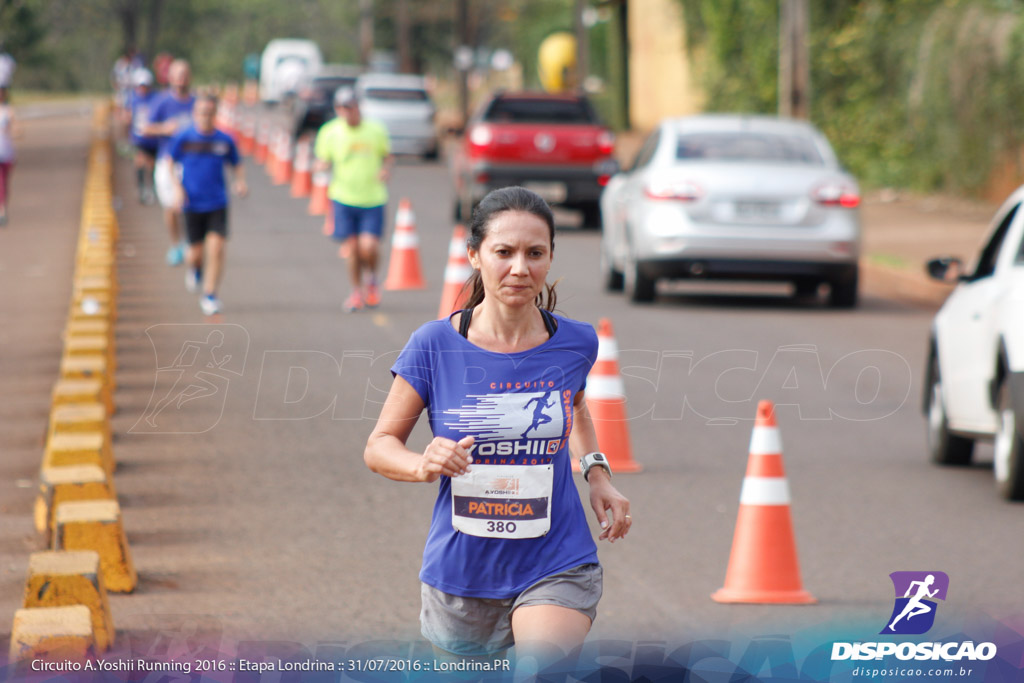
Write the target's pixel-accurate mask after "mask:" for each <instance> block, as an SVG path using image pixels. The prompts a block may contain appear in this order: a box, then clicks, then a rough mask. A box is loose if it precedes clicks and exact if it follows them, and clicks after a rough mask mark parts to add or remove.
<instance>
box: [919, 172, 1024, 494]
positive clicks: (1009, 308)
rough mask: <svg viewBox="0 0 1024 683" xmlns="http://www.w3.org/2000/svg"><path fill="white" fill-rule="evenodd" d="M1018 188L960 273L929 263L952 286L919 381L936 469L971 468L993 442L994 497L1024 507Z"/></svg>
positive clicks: (1022, 193) (1023, 299)
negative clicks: (977, 453)
mask: <svg viewBox="0 0 1024 683" xmlns="http://www.w3.org/2000/svg"><path fill="white" fill-rule="evenodd" d="M1022 203H1024V186H1022V187H1020V188H1018V189H1017V190H1016V191H1015V192H1014V193H1013V194H1012V195H1010V198H1009V199H1008V200H1007V201H1006V202H1005V203H1004V204H1003V205H1002V207H1000V209H999V211H998V212H997V213H996V216H995V219H994V220H993V222H992V228H991V231H990V235H989V239H988V242H987V243H986V245H985V247H984V248H983V249H982V250H981V253H980V254H979V255H978V258H977V262H976V263H975V264H974V265H973V267H971V268H970V269H969V270H967V272H964V267H963V264H962V263H961V261H960V260H959V259H957V258H952V257H944V258H939V259H933V260H931V261H929V262H928V272H929V274H930V275H931V276H932V277H934V278H936V279H940V280H942V279H945V280H948V279H951V278H957V279H958V280H959V284H958V285H957V287H956V289H954V290H953V292H952V294H950V296H949V298H948V299H947V300H946V303H945V304H943V306H942V309H941V310H940V311H939V312H938V314H937V315H936V316H935V320H934V322H933V324H932V332H931V341H930V353H929V356H928V366H927V369H926V376H925V397H924V409H925V414H926V415H927V418H928V448H929V450H930V452H931V456H932V460H934V461H935V462H936V463H939V464H943V465H966V464H968V463H970V462H971V457H972V455H973V451H974V444H975V442H976V441H978V440H994V442H995V456H994V468H993V469H994V470H995V479H996V487H997V489H998V490H999V493H1000V494H1001V495H1002V496H1003V497H1005V498H1007V499H1009V500H1024V210H1021V204H1022Z"/></svg>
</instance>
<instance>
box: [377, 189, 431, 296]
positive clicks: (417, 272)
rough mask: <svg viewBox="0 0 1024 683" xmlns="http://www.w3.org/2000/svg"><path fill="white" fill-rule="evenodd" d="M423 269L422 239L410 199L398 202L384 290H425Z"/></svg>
mask: <svg viewBox="0 0 1024 683" xmlns="http://www.w3.org/2000/svg"><path fill="white" fill-rule="evenodd" d="M426 286H427V283H426V282H425V281H424V280H423V269H422V268H421V267H420V238H419V236H418V235H417V234H416V219H415V217H414V216H413V213H412V207H411V206H410V204H409V200H408V199H402V200H401V201H399V202H398V213H397V214H396V215H395V232H394V234H393V235H392V236H391V260H390V261H389V262H388V277H387V279H386V280H384V289H387V290H389V291H395V290H403V289H425V288H426Z"/></svg>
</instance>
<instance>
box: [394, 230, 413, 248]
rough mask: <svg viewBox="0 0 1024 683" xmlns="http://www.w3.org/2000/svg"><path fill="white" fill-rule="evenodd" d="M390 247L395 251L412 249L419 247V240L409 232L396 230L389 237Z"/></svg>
mask: <svg viewBox="0 0 1024 683" xmlns="http://www.w3.org/2000/svg"><path fill="white" fill-rule="evenodd" d="M391 246H393V247H395V248H396V249H413V248H415V247H418V246H420V238H419V236H418V235H417V234H416V233H415V232H411V231H409V230H396V231H395V233H394V234H393V235H392V236H391Z"/></svg>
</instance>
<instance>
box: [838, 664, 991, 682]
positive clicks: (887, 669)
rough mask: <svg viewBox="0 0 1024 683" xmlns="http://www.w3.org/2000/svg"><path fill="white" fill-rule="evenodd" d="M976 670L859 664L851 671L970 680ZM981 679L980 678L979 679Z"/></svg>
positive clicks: (874, 675)
mask: <svg viewBox="0 0 1024 683" xmlns="http://www.w3.org/2000/svg"><path fill="white" fill-rule="evenodd" d="M972 673H974V670H973V669H972V668H971V667H969V666H951V667H950V666H947V667H938V666H936V667H912V666H858V667H857V668H855V669H853V671H851V672H850V675H851V676H853V677H855V678H866V679H872V678H895V679H897V680H905V679H907V678H914V679H917V678H942V679H944V680H953V679H955V678H963V679H965V680H970V678H971V674H972ZM977 680H980V679H977Z"/></svg>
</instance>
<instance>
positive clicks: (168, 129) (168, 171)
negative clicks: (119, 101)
mask: <svg viewBox="0 0 1024 683" xmlns="http://www.w3.org/2000/svg"><path fill="white" fill-rule="evenodd" d="M168 78H169V79H170V86H171V87H170V88H169V89H168V90H166V91H164V92H163V93H161V94H160V95H159V96H158V97H156V98H154V101H153V102H152V104H151V106H150V110H149V123H148V124H147V125H146V126H144V127H143V129H142V133H143V134H144V135H150V136H154V137H156V140H157V153H156V169H155V170H154V172H153V183H154V185H155V186H156V196H157V199H159V200H160V206H162V207H163V209H164V224H165V225H166V226H167V232H168V233H169V235H170V238H171V246H170V248H169V249H168V250H167V264H168V265H171V266H179V265H181V262H182V261H183V260H184V258H185V249H184V247H183V246H182V242H181V226H180V225H179V221H178V214H179V213H180V212H179V210H178V209H177V208H176V207H175V201H176V197H175V182H174V176H175V175H176V170H175V168H174V165H173V163H172V162H171V161H170V159H169V158H168V156H167V145H168V144H169V143H170V141H171V137H173V136H174V135H175V134H177V133H178V132H180V131H182V130H184V129H185V128H186V127H187V126H189V125H191V123H192V105H193V103H194V102H195V98H194V97H193V96H192V93H191V91H190V90H189V84H190V83H191V80H192V70H191V67H189V65H188V62H186V61H185V60H184V59H176V60H174V61H173V62H171V66H170V68H169V69H168Z"/></svg>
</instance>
